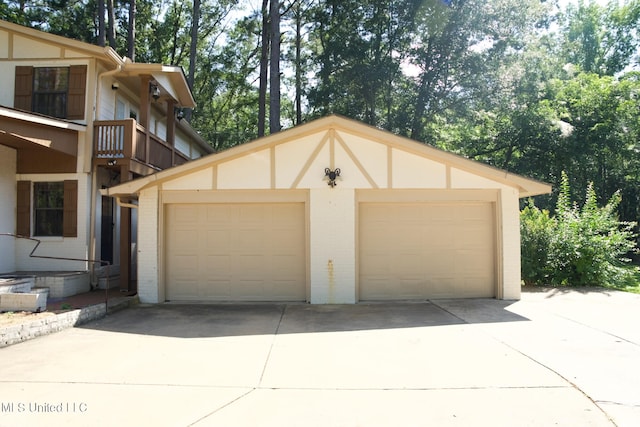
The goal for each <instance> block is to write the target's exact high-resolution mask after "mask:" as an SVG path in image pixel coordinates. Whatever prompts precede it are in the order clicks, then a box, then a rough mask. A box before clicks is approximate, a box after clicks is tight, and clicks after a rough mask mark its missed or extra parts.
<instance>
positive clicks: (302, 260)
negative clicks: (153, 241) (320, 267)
mask: <svg viewBox="0 0 640 427" xmlns="http://www.w3.org/2000/svg"><path fill="white" fill-rule="evenodd" d="M166 214H167V219H166V291H167V292H166V295H167V300H182V301H304V300H305V299H306V297H307V295H306V280H305V279H306V255H305V253H306V251H305V220H304V218H305V208H304V204H303V203H235V204H234V203H217V204H171V205H167V208H166Z"/></svg>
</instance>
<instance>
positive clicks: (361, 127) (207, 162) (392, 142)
mask: <svg viewBox="0 0 640 427" xmlns="http://www.w3.org/2000/svg"><path fill="white" fill-rule="evenodd" d="M331 129H333V130H336V131H340V132H345V133H347V134H352V135H357V136H359V137H363V138H365V139H368V140H371V141H374V142H377V143H381V144H386V145H387V146H390V147H392V148H395V149H399V150H402V151H406V152H410V153H412V154H414V155H418V156H422V157H425V158H428V159H430V160H433V161H436V162H440V163H444V164H449V165H452V166H455V167H456V168H460V169H462V170H465V171H467V172H469V173H472V174H475V175H478V176H481V177H484V178H486V179H490V180H493V181H496V182H499V183H502V184H504V185H508V186H511V187H514V188H516V189H517V190H518V191H519V195H520V197H530V196H536V195H540V194H547V193H550V192H551V185H550V184H547V183H544V182H541V181H536V180H533V179H529V178H525V177H523V176H520V175H517V174H513V173H510V172H507V171H505V170H502V169H498V168H494V167H492V166H489V165H486V164H484V163H480V162H478V161H475V160H470V159H467V158H465V157H462V156H459V155H457V154H453V153H449V152H446V151H443V150H440V149H438V148H435V147H433V146H431V145H428V144H424V143H421V142H418V141H414V140H411V139H408V138H405V137H401V136H398V135H395V134H393V133H390V132H388V131H385V130H381V129H378V128H375V127H373V126H369V125H366V124H364V123H361V122H359V121H356V120H351V119H347V118H344V117H340V116H337V115H330V116H327V117H324V118H321V119H317V120H314V121H312V122H309V123H306V124H303V125H299V126H296V127H294V128H291V129H288V130H285V131H282V132H278V133H275V134H272V135H269V136H266V137H263V138H260V139H257V140H254V141H252V142H249V143H246V144H242V145H238V146H236V147H233V148H230V149H228V150H225V151H222V152H219V153H215V154H211V155H208V156H205V157H202V158H200V159H198V160H195V161H192V162H189V163H186V164H184V165H181V166H177V167H174V168H170V169H166V170H164V171H161V172H157V173H155V174H153V175H149V176H146V177H143V178H139V179H136V180H133V181H129V182H126V183H123V184H120V185H117V186H114V187H111V188H109V189H106V190H103V193H104V194H106V195H110V196H115V197H120V196H132V195H136V194H138V193H140V191H142V190H143V189H145V188H148V187H151V186H154V185H159V184H161V183H163V182H166V181H169V180H171V179H175V178H178V177H181V176H184V175H187V174H190V173H193V172H197V171H199V170H202V169H205V168H208V167H211V166H212V165H214V164H219V163H224V162H227V161H230V160H233V159H237V158H238V157H242V156H245V155H249V154H252V153H254V152H256V151H259V150H263V149H266V148H269V147H271V146H276V145H279V144H283V143H286V142H291V141H293V140H295V139H298V138H302V137H304V136H306V135H309V134H312V133H317V132H322V131H328V130H331Z"/></svg>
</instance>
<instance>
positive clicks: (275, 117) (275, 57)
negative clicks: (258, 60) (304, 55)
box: [269, 0, 280, 133]
mask: <svg viewBox="0 0 640 427" xmlns="http://www.w3.org/2000/svg"><path fill="white" fill-rule="evenodd" d="M269 18H270V21H271V22H270V25H269V27H270V29H271V30H270V31H269V35H270V40H269V42H270V43H269V44H270V47H271V55H270V64H269V65H270V67H269V132H270V133H276V132H279V131H280V2H279V0H271V3H270V11H269Z"/></svg>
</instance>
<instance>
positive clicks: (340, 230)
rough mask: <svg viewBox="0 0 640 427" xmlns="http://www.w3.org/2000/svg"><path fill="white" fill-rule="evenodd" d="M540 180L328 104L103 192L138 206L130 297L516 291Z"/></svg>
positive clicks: (513, 295)
mask: <svg viewBox="0 0 640 427" xmlns="http://www.w3.org/2000/svg"><path fill="white" fill-rule="evenodd" d="M550 191H551V187H550V186H549V185H548V184H545V183H542V182H540V181H536V180H532V179H529V178H525V177H522V176H519V175H515V174H512V173H510V172H507V171H504V170H500V169H497V168H494V167H491V166H488V165H485V164H482V163H479V162H477V161H473V160H470V159H467V158H464V157H461V156H458V155H456V154H453V153H448V152H445V151H443V150H439V149H437V148H435V147H433V146H431V145H429V144H424V143H421V142H417V141H412V140H410V139H407V138H404V137H401V136H398V135H394V134H392V133H390V132H386V131H384V130H381V129H377V128H374V127H371V126H368V125H366V124H364V123H360V122H357V121H354V120H350V119H346V118H343V117H339V116H335V115H333V116H328V117H324V118H321V119H317V120H314V121H310V122H307V123H304V124H302V125H299V126H295V127H293V128H291V129H288V130H285V131H282V132H277V133H273V134H270V135H268V136H266V137H264V138H259V139H257V140H255V141H251V142H248V143H245V144H240V145H237V146H234V147H232V148H229V149H227V150H224V151H221V152H219V153H215V154H212V155H209V156H205V157H202V158H200V159H198V160H195V161H192V162H188V163H185V164H184V165H180V166H177V167H175V168H171V169H167V170H164V171H161V172H158V173H157V174H154V175H149V176H145V177H143V178H140V179H136V180H133V181H130V182H126V183H122V184H120V185H117V186H114V187H111V188H109V189H107V190H105V192H104V193H105V195H109V196H112V197H115V198H120V199H121V201H124V202H126V204H127V206H134V208H136V209H138V218H139V225H138V247H137V259H138V295H139V298H140V301H141V302H145V303H163V302H165V301H194V302H225V301H229V302H234V301H267V302H268V301H305V302H309V303H311V304H356V303H358V302H361V301H364V302H366V301H384V300H414V301H424V300H428V299H435V298H500V299H518V298H519V297H520V291H521V283H520V205H519V202H520V199H521V198H526V197H533V196H536V195H539V194H546V193H549V192H550Z"/></svg>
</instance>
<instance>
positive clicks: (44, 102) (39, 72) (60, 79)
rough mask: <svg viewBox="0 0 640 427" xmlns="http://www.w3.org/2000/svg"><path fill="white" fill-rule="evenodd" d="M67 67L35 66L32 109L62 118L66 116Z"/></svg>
mask: <svg viewBox="0 0 640 427" xmlns="http://www.w3.org/2000/svg"><path fill="white" fill-rule="evenodd" d="M68 91H69V68H68V67H43V68H35V69H34V73H33V111H34V112H35V113H41V114H46V115H47V116H53V117H58V118H61V119H64V118H66V117H67V92H68Z"/></svg>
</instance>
